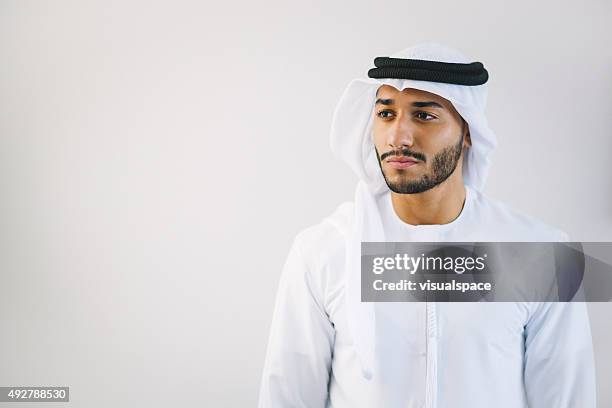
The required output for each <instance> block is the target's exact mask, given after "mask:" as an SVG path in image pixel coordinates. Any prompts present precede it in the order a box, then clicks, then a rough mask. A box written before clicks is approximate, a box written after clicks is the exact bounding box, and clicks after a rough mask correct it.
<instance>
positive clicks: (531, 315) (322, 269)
mask: <svg viewBox="0 0 612 408" xmlns="http://www.w3.org/2000/svg"><path fill="white" fill-rule="evenodd" d="M469 62H470V61H469V60H468V59H467V58H466V57H465V56H463V55H461V54H460V53H458V52H456V51H454V50H451V49H448V48H445V47H442V46H440V45H436V44H425V45H421V46H417V47H413V48H409V49H407V50H404V51H402V52H399V53H397V54H395V55H393V56H392V57H391V58H377V59H376V60H375V65H376V66H377V67H376V68H374V69H372V70H370V72H369V76H370V78H369V79H357V80H355V81H353V82H352V83H351V84H349V86H348V88H347V90H346V91H345V93H344V95H343V97H342V98H341V101H340V103H339V105H338V107H337V109H336V112H335V115H334V122H333V126H332V134H331V138H332V149H333V150H334V152H335V153H336V154H337V155H338V156H339V157H340V158H341V159H343V160H344V161H345V162H347V164H349V166H351V168H352V169H353V170H354V171H355V172H356V173H357V174H358V176H359V178H360V182H359V184H358V186H357V190H356V194H355V201H354V202H353V203H345V204H343V205H341V206H340V207H339V208H338V209H337V210H336V211H335V213H334V214H332V215H331V216H330V217H328V218H327V219H325V220H324V221H323V222H321V223H320V224H318V225H316V226H313V227H311V228H308V229H306V230H305V231H303V232H301V233H300V234H299V235H298V236H297V238H296V239H295V242H294V244H293V247H292V249H291V251H290V253H289V256H288V259H287V262H286V264H285V267H284V270H283V273H282V277H281V281H280V286H279V291H278V295H277V299H276V305H275V311H274V317H273V321H272V329H271V334H270V339H269V344H268V352H267V356H266V361H265V366H264V370H263V378H262V383H261V390H260V399H259V407H260V408H264V407H308V408H315V407H334V408H349V407H350V408H358V407H406V408H416V407H419V408H421V407H427V408H434V407H439V408H447V407H453V408H463V407H465V408H485V407H486V408H490V407H496V408H505V407H507V408H519V407H530V408H552V407H554V408H570V407H576V408H577V407H580V408H592V407H595V390H594V387H595V386H594V368H593V355H592V343H591V337H590V328H589V321H588V316H587V312H586V305H585V304H584V303H543V302H505V303H501V302H499V303H497V302H493V303H487V302H474V303H442V302H435V303H434V302H419V303H391V302H381V303H368V302H362V301H361V293H360V290H361V285H360V279H361V278H360V250H361V247H360V244H361V242H367V241H390V242H401V241H418V242H421V241H423V242H477V241H544V242H547V241H567V240H568V238H567V235H566V234H565V233H563V232H562V231H559V230H557V229H554V228H551V227H548V226H546V225H544V224H542V223H540V222H538V221H536V220H534V219H532V218H529V217H527V216H524V215H521V214H518V213H517V212H515V211H513V210H511V209H509V208H508V207H507V206H505V205H503V204H501V203H499V202H496V201H494V200H492V199H490V198H488V197H486V196H485V195H484V194H483V193H482V192H481V190H482V188H483V185H484V183H485V180H486V175H487V170H488V166H489V155H490V153H491V152H492V150H493V149H494V147H495V144H496V141H495V136H494V134H493V132H492V131H491V130H490V129H489V128H488V125H487V121H486V118H485V116H484V106H485V101H486V86H485V83H486V81H487V79H488V73H487V71H486V70H485V69H484V67H483V66H482V64H480V63H469ZM519 176H520V175H519Z"/></svg>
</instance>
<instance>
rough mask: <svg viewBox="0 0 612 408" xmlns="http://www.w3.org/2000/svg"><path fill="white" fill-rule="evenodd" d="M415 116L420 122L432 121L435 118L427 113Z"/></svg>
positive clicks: (419, 113)
mask: <svg viewBox="0 0 612 408" xmlns="http://www.w3.org/2000/svg"><path fill="white" fill-rule="evenodd" d="M415 116H416V117H417V118H419V119H421V120H432V119H435V118H436V117H435V116H433V115H430V114H429V113H427V112H417V113H416V114H415Z"/></svg>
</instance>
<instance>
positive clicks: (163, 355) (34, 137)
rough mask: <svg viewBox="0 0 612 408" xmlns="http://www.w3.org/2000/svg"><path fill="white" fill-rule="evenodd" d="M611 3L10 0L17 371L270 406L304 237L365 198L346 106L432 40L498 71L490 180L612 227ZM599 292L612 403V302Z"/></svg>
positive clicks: (2, 303)
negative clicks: (405, 54)
mask: <svg viewBox="0 0 612 408" xmlns="http://www.w3.org/2000/svg"><path fill="white" fill-rule="evenodd" d="M611 19H612V3H611V2H610V1H608V0H585V1H580V2H575V1H574V2H570V1H567V2H559V1H537V2H532V1H528V0H520V1H513V2H504V3H502V2H491V1H487V0H470V1H451V0H444V1H436V2H409V1H403V0H402V1H399V0H398V1H380V2H372V1H355V0H351V1H348V0H345V1H331V2H327V1H325V2H324V1H321V0H318V1H309V2H299V3H298V2H286V1H280V0H278V1H266V2H253V1H242V2H213V1H191V2H187V1H172V2H170V1H166V2H158V1H152V2H150V1H147V2H145V1H141V2H136V1H95V2H92V1H76V0H74V1H27V0H15V1H0V61H1V63H0V187H1V190H0V191H1V194H2V197H1V199H0V331H1V332H0V333H1V335H0V367H1V368H0V385H3V386H7V385H57V386H62V385H68V386H70V397H71V403H70V406H74V407H82V406H83V407H107V406H115V407H128V406H129V407H133V406H169V405H172V406H208V407H211V406H223V407H246V406H253V405H254V404H255V401H256V397H257V392H258V386H259V379H260V374H261V367H262V362H263V356H264V351H265V347H266V342H267V337H268V330H269V326H270V320H271V313H272V305H273V302H274V294H275V292H276V287H277V283H278V278H279V274H280V269H281V266H282V264H283V262H284V259H285V256H286V254H287V251H288V249H289V246H290V244H291V241H292V239H293V237H294V235H295V234H296V233H297V232H298V231H299V230H301V229H302V228H304V227H306V226H309V225H312V224H313V223H316V222H318V221H320V220H321V219H322V218H323V217H324V216H326V215H328V214H329V213H330V212H331V211H332V210H333V209H334V208H335V207H336V205H338V204H339V203H340V202H342V201H345V200H349V199H352V196H353V190H354V186H355V182H356V179H355V177H354V176H353V175H352V174H351V172H350V170H349V169H348V168H346V167H345V166H344V165H343V164H341V163H339V162H338V161H337V160H335V159H334V158H333V156H332V155H331V152H330V150H329V147H328V132H329V126H330V122H331V116H332V112H333V109H334V107H335V105H336V102H337V100H338V98H339V96H340V95H341V93H342V91H343V89H344V87H345V86H346V84H347V83H348V82H349V81H350V80H351V79H352V78H355V77H359V76H364V75H365V74H366V72H367V69H368V68H370V67H371V66H372V60H373V58H374V57H375V56H379V55H388V54H391V53H393V52H395V51H397V50H400V49H403V48H406V47H408V46H410V45H413V44H415V43H418V42H420V41H425V40H435V41H439V42H442V43H445V44H448V45H450V46H453V47H457V48H459V49H461V50H463V51H464V52H465V53H466V54H468V55H470V56H472V57H473V58H474V59H478V60H482V61H484V62H485V65H486V66H487V68H488V69H489V71H490V73H491V80H490V96H489V108H488V116H489V120H490V124H491V127H492V128H493V129H494V130H495V131H496V132H497V135H498V137H499V139H500V143H499V149H498V151H497V153H496V155H495V157H494V164H493V168H492V171H491V175H490V179H489V183H488V187H487V190H486V191H487V192H488V193H489V194H490V195H492V196H493V197H496V198H499V199H501V200H504V201H506V202H507V203H509V204H511V205H512V206H514V207H515V208H517V209H519V210H522V211H524V212H527V213H529V214H531V215H533V216H535V217H538V218H540V219H542V220H543V221H545V222H547V223H550V224H553V225H557V226H559V227H561V228H563V229H565V230H566V231H567V232H569V233H570V234H571V235H572V238H573V239H575V240H585V241H612V182H611V181H612V164H611V162H610V160H609V155H610V152H611V151H612V138H611V137H610V136H611V129H612V114H611V113H612V112H611V106H612V104H611V103H610V102H611V98H612V97H611V96H610V95H612V69H611V68H612V47H610V45H609V40H610V38H612V35H611V34H612V32H611V29H610V25H609V22H610V21H611ZM591 306H592V307H591V311H592V323H593V333H594V341H595V347H596V358H597V364H598V382H599V398H600V404H599V406H600V407H607V406H610V405H612V393H611V392H612V390H611V389H610V387H607V386H604V385H606V384H609V383H610V380H611V379H612V354H611V351H610V348H609V347H606V345H607V344H609V342H610V341H611V340H612V332H611V330H612V329H611V328H610V319H609V317H608V316H609V314H610V311H611V310H612V309H611V306H610V304H597V305H591ZM20 406H21V407H26V406H27V404H23V405H20Z"/></svg>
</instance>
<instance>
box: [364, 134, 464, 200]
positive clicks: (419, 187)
mask: <svg viewBox="0 0 612 408" xmlns="http://www.w3.org/2000/svg"><path fill="white" fill-rule="evenodd" d="M462 150H463V135H461V138H460V139H459V143H457V144H455V145H453V146H447V147H445V148H444V149H442V151H440V152H438V153H436V155H435V156H434V157H433V162H432V165H431V167H432V171H431V173H430V174H424V175H423V176H422V177H421V178H420V179H419V180H416V181H410V180H404V179H403V177H402V175H400V178H402V179H401V180H400V181H397V182H393V181H390V180H389V179H387V175H386V174H385V172H384V171H383V169H382V163H381V161H380V155H379V154H378V151H376V157H377V158H378V165H379V166H380V171H381V172H382V174H383V177H384V178H385V182H386V183H387V186H388V187H389V189H390V190H391V191H393V192H394V193H397V194H418V193H422V192H424V191H427V190H430V189H432V188H434V187H435V186H437V185H439V184H441V183H443V182H444V181H446V179H447V178H449V177H450V176H451V174H453V172H454V171H455V169H456V168H457V164H458V163H459V159H460V158H461V152H462Z"/></svg>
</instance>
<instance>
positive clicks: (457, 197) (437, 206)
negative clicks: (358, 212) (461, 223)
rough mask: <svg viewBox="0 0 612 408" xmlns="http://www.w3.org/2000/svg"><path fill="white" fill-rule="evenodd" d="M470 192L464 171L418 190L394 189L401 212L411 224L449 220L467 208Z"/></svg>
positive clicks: (395, 198) (397, 205) (398, 211)
mask: <svg viewBox="0 0 612 408" xmlns="http://www.w3.org/2000/svg"><path fill="white" fill-rule="evenodd" d="M465 197H466V192H465V186H464V185H463V177H462V176H461V173H460V172H459V173H458V172H456V171H455V172H454V173H453V174H452V175H451V176H450V177H449V178H448V179H446V180H445V181H444V182H443V183H441V184H439V185H437V186H436V187H434V188H432V189H430V190H427V191H424V192H422V193H418V194H398V193H394V192H391V202H392V203H393V209H394V210H395V213H396V214H397V216H398V217H399V218H400V219H401V220H402V221H404V222H405V223H407V224H411V225H433V224H448V223H450V222H452V221H453V220H455V219H456V218H457V217H458V216H459V214H461V211H462V210H463V204H464V202H465Z"/></svg>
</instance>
